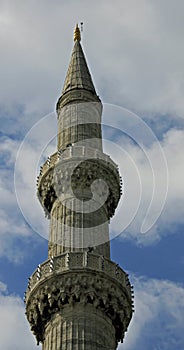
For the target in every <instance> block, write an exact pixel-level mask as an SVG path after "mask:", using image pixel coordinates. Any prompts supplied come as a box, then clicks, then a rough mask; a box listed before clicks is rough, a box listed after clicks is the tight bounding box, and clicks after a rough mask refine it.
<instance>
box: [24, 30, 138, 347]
mask: <svg viewBox="0 0 184 350" xmlns="http://www.w3.org/2000/svg"><path fill="white" fill-rule="evenodd" d="M80 40H81V38H80V30H79V28H78V25H77V26H76V28H75V32H74V48H73V52H72V56H71V61H70V64H69V68H68V72H67V75H66V79H65V83H64V87H63V91H62V95H61V97H60V98H59V100H58V103H57V115H58V149H57V152H56V153H54V154H53V155H51V156H50V157H49V158H48V159H47V161H46V162H45V163H44V164H43V166H42V167H41V169H40V174H39V177H38V183H37V186H38V188H37V191H38V198H39V200H40V203H41V205H42V206H43V208H44V210H45V214H46V216H47V217H48V218H49V219H50V234H49V247H48V260H46V261H45V262H43V263H42V264H40V265H39V266H38V268H37V270H36V271H35V272H34V273H33V274H32V276H31V277H30V278H29V283H28V288H27V291H26V295H25V302H26V315H27V318H28V321H29V323H30V326H31V330H32V331H33V333H34V334H35V336H36V339H37V343H38V344H39V343H40V342H41V343H42V349H43V350H61V349H62V350H101V349H104V350H115V349H116V348H117V344H118V342H119V341H121V342H122V341H123V338H124V333H125V331H126V330H127V327H128V325H129V322H130V320H131V317H132V312H133V307H132V287H131V285H130V282H129V279H128V275H127V274H126V273H125V272H124V271H123V270H122V269H121V268H120V267H119V266H118V265H117V264H116V263H114V262H112V261H111V259H110V245H109V220H110V218H111V217H112V216H113V214H114V212H115V209H116V207H117V205H118V201H119V198H120V193H121V185H120V184H121V180H120V176H119V173H118V168H117V166H116V164H115V163H114V162H113V161H112V160H111V159H110V157H109V156H108V155H106V154H104V153H103V149H102V137H101V115H102V103H101V101H100V99H99V97H98V96H97V94H96V91H95V88H94V85H93V82H92V78H91V75H90V72H89V69H88V66H87V63H86V60H85V56H84V53H83V50H82V47H81V44H80Z"/></svg>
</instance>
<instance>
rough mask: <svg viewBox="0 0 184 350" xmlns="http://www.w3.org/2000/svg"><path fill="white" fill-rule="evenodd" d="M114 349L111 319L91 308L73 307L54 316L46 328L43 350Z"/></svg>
mask: <svg viewBox="0 0 184 350" xmlns="http://www.w3.org/2000/svg"><path fill="white" fill-rule="evenodd" d="M59 349H62V350H74V349H75V350H102V349H104V350H115V349H116V343H115V329H114V326H113V324H112V322H111V320H110V319H107V317H106V316H105V315H104V313H103V312H102V311H100V310H96V309H94V307H93V306H92V305H86V306H82V307H81V306H80V305H74V306H71V307H66V308H64V309H63V310H62V314H60V313H56V314H55V315H54V317H53V318H52V320H51V321H50V322H49V323H48V324H47V326H46V328H45V340H44V342H43V350H59Z"/></svg>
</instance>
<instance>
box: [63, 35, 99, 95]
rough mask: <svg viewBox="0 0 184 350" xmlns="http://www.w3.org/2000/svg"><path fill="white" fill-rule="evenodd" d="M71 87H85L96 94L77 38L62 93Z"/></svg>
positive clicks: (71, 88)
mask: <svg viewBox="0 0 184 350" xmlns="http://www.w3.org/2000/svg"><path fill="white" fill-rule="evenodd" d="M73 89H85V90H88V91H91V92H92V93H93V94H96V91H95V88H94V85H93V82H92V78H91V75H90V72H89V69H88V66H87V63H86V59H85V56H84V52H83V50H82V47H81V44H80V42H79V41H78V40H76V41H75V44H74V48H73V52H72V56H71V60H70V64H69V67H68V72H67V75H66V79H65V83H64V87H63V91H62V94H65V93H66V92H69V91H70V90H73Z"/></svg>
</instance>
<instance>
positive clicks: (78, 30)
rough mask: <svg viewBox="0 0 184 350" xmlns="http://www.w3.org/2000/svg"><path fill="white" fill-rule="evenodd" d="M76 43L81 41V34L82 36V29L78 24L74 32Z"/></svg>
mask: <svg viewBox="0 0 184 350" xmlns="http://www.w3.org/2000/svg"><path fill="white" fill-rule="evenodd" d="M74 41H81V34H80V29H79V27H78V24H76V27H75V30H74Z"/></svg>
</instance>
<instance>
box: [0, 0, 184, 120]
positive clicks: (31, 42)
mask: <svg viewBox="0 0 184 350" xmlns="http://www.w3.org/2000/svg"><path fill="white" fill-rule="evenodd" d="M0 9H1V17H0V29H1V31H0V32H1V67H0V73H1V80H2V83H3V84H2V85H3V91H2V92H1V97H0V102H1V104H2V105H4V106H6V107H7V108H11V106H12V105H13V106H15V105H17V104H18V105H19V106H21V105H24V106H25V115H27V114H32V118H30V119H28V118H27V119H26V120H25V116H24V117H23V116H22V118H21V122H22V123H24V125H25V124H26V123H27V124H28V125H31V123H32V121H34V120H36V119H38V118H39V115H38V114H37V112H39V113H41V115H43V113H45V112H46V111H51V110H53V108H54V106H55V102H56V99H57V96H58V95H59V93H60V91H61V88H62V84H63V81H64V77H65V74H66V69H67V65H68V61H69V57H70V53H71V48H72V31H73V27H74V25H75V22H76V21H78V20H79V21H80V19H81V20H83V21H84V32H83V44H84V45H83V46H84V49H85V51H86V53H87V57H88V60H89V62H90V64H89V66H91V68H92V69H91V70H92V73H93V75H94V77H95V79H94V80H95V82H96V86H97V90H98V91H100V94H101V96H102V97H104V98H105V100H106V101H107V102H116V103H118V104H120V105H122V104H123V105H126V106H127V107H129V108H133V109H135V110H137V111H138V110H139V111H141V112H147V113H153V112H154V113H174V114H175V113H176V114H178V115H181V116H183V112H184V103H183V92H184V84H183V76H184V68H183V60H184V49H183V32H184V23H183V18H182V13H183V11H184V4H183V1H182V0H178V1H177V6H175V5H174V8H173V1H171V0H168V1H167V3H165V2H164V1H154V0H140V1H139V4H138V3H137V1H136V0H131V1H129V2H127V1H125V0H124V1H121V0H118V1H116V6H114V4H113V3H112V1H110V0H109V1H104V0H102V1H100V2H99V1H93V2H87V3H86V4H84V2H83V1H77V2H76V1H75V2H74V1H70V2H68V3H63V2H62V3H61V2H59V1H55V2H54V3H52V4H51V3H50V2H49V1H47V0H46V1H44V2H43V1H40V2H39V3H38V2H36V1H35V0H34V1H32V2H31V3H29V2H26V3H25V2H24V1H22V0H19V1H17V2H16V4H14V3H12V2H11V1H8V0H7V1H6V2H2V3H1V5H0ZM97 48H99V49H97ZM19 120H20V119H19Z"/></svg>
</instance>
